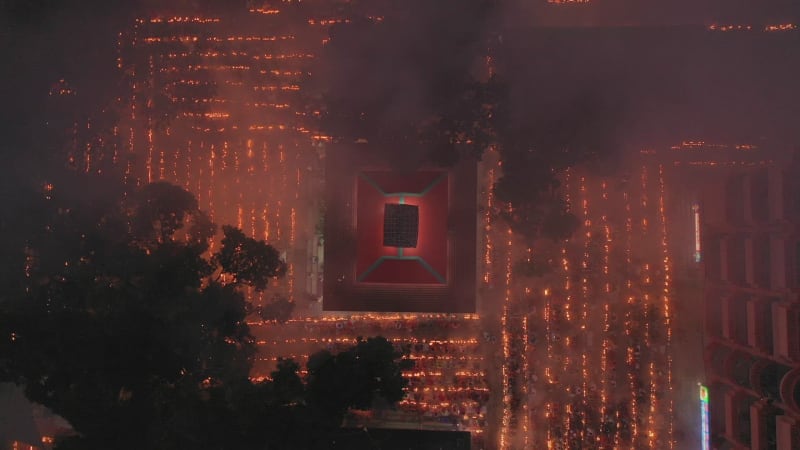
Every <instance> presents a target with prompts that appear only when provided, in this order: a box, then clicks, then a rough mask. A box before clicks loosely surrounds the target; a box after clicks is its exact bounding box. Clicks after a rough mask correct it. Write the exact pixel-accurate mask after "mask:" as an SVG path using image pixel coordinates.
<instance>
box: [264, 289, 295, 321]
mask: <svg viewBox="0 0 800 450" xmlns="http://www.w3.org/2000/svg"><path fill="white" fill-rule="evenodd" d="M294 307H295V302H292V301H289V299H288V298H286V297H283V296H280V295H276V296H274V297H273V298H272V300H271V301H270V302H269V303H267V304H266V305H264V306H262V307H261V308H260V309H259V311H258V315H259V316H261V318H262V319H264V320H265V321H267V322H277V323H286V321H288V320H289V318H290V317H291V316H292V311H294Z"/></svg>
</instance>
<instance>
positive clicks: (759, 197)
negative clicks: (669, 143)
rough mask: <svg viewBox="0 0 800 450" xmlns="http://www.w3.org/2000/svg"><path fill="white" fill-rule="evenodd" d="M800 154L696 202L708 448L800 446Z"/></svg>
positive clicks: (744, 174)
mask: <svg viewBox="0 0 800 450" xmlns="http://www.w3.org/2000/svg"><path fill="white" fill-rule="evenodd" d="M798 174H800V151H798V152H796V154H795V156H794V158H793V160H792V162H791V163H790V164H787V165H772V166H769V167H749V168H743V169H739V170H735V171H733V172H732V173H730V174H729V175H728V176H727V177H726V178H725V180H724V182H723V183H713V184H710V185H709V186H707V188H706V189H705V191H704V193H703V195H702V199H701V207H702V224H703V225H702V229H701V232H702V247H703V252H702V258H703V265H704V269H705V270H704V271H705V289H704V292H705V294H704V295H705V327H704V328H705V343H704V345H705V353H704V354H705V364H706V381H707V384H708V387H709V402H708V403H709V406H710V408H709V409H710V436H711V439H710V440H711V448H717V449H728V448H734V449H754V450H755V449H758V450H762V449H778V450H783V449H786V450H789V449H795V448H800V295H799V294H800V179H798Z"/></svg>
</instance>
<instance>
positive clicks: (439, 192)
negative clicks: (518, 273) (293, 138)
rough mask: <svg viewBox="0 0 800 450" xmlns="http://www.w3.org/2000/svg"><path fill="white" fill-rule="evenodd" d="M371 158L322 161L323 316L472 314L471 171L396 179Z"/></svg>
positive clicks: (342, 155) (364, 152)
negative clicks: (326, 313) (351, 313)
mask: <svg viewBox="0 0 800 450" xmlns="http://www.w3.org/2000/svg"><path fill="white" fill-rule="evenodd" d="M375 153H376V152H374V150H373V149H371V148H370V147H369V145H368V144H355V145H352V146H347V145H337V146H334V147H333V148H332V150H331V151H330V152H328V155H327V157H326V160H327V162H326V169H325V170H326V196H327V198H326V202H325V204H326V216H325V237H326V238H325V261H326V263H325V274H324V276H325V285H324V295H323V309H324V310H327V311H383V312H448V313H474V312H475V295H476V283H477V281H476V271H477V269H476V236H477V166H476V164H475V162H474V161H462V162H461V163H459V164H458V165H456V166H455V167H453V168H451V169H442V168H433V167H428V168H420V169H418V170H416V171H413V172H399V171H396V170H393V169H392V168H391V167H389V166H387V165H386V164H385V163H383V162H382V161H381V160H380V159H379V158H374V157H373V158H371V157H370V156H369V155H374V154H375ZM354 161H357V163H354Z"/></svg>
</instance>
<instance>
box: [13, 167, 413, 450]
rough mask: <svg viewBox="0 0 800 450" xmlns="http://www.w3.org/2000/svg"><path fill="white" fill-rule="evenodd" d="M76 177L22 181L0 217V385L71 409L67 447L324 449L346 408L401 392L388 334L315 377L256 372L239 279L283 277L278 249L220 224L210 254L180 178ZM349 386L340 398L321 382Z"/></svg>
mask: <svg viewBox="0 0 800 450" xmlns="http://www.w3.org/2000/svg"><path fill="white" fill-rule="evenodd" d="M65 177H66V175H65ZM80 179H84V180H88V181H84V182H83V184H81V182H80V181H78V180H77V179H76V181H75V183H74V184H72V183H70V184H65V186H64V187H61V186H60V185H56V186H54V187H50V186H47V187H45V188H44V189H39V190H38V191H37V190H32V191H28V190H25V189H20V192H19V193H18V196H17V197H18V198H19V205H20V206H21V207H24V208H23V209H21V210H17V211H14V212H13V213H11V211H8V210H6V211H4V213H3V214H1V215H0V229H2V231H4V232H6V233H4V234H3V235H2V236H0V246H2V248H3V249H4V250H7V252H4V253H3V255H2V259H0V263H2V264H3V266H2V268H0V269H2V270H0V274H1V275H2V276H0V281H2V285H1V286H0V288H2V289H1V290H0V293H2V297H0V336H2V339H0V382H9V381H10V382H13V383H16V384H18V385H20V386H22V387H24V389H25V394H26V395H27V396H28V398H29V399H30V400H32V401H34V402H37V403H40V404H42V405H45V406H47V407H48V408H50V409H51V410H52V411H53V412H55V413H56V414H59V415H60V416H62V417H64V418H65V419H67V421H68V422H69V423H70V424H71V425H72V427H73V428H74V430H75V432H76V435H74V436H71V437H67V438H63V439H61V440H59V442H58V443H57V448H58V449H59V450H63V449H101V448H103V449H104V448H113V449H132V450H133V449H136V450H139V449H185V448H193V449H224V448H236V449H241V448H245V449H265V448H281V449H295V448H296V449H312V448H326V445H327V444H326V439H327V438H328V437H329V434H328V432H329V431H332V430H334V429H335V428H336V427H338V426H339V424H340V423H341V420H342V417H343V415H344V413H345V412H346V411H347V409H348V408H365V407H369V406H370V405H371V400H372V399H373V398H374V397H375V396H378V395H380V396H382V397H383V398H385V399H386V400H387V401H388V402H396V401H397V400H399V399H400V398H401V397H402V395H403V391H402V387H403V386H404V385H405V384H404V383H405V381H404V380H403V379H402V377H401V376H400V367H401V365H398V363H397V358H399V357H400V354H399V353H397V352H396V351H395V350H394V348H393V347H392V345H391V344H390V343H389V342H388V341H386V340H385V339H369V340H367V341H360V342H359V343H358V344H357V345H356V346H355V347H354V348H353V349H350V350H346V351H344V352H343V353H341V354H339V355H330V354H329V355H330V358H331V361H330V362H332V365H331V364H329V365H324V369H322V372H320V373H317V372H315V373H316V375H315V376H314V377H309V379H308V380H306V381H304V380H303V379H301V378H300V376H299V375H298V368H299V366H298V365H297V364H296V363H295V362H294V361H291V360H282V361H280V362H279V364H278V368H277V370H276V371H275V372H273V373H272V377H271V378H272V379H271V381H266V382H262V383H253V382H251V381H250V380H249V374H250V370H251V367H252V362H253V357H254V354H255V344H254V339H253V337H252V336H251V334H250V330H249V327H248V326H247V323H246V321H245V317H246V316H247V315H248V314H249V312H250V308H249V305H248V303H247V302H246V300H245V298H244V296H243V294H242V292H241V290H242V287H243V286H254V287H256V288H258V287H262V288H263V287H266V280H269V279H271V278H273V277H276V276H281V275H282V274H283V271H282V270H281V268H282V267H284V265H283V263H282V262H281V261H280V260H279V259H278V256H279V255H278V252H277V250H275V249H274V248H272V247H270V246H269V245H267V244H266V243H264V242H258V241H254V240H252V239H249V238H246V237H245V236H244V235H243V233H241V231H239V230H237V229H235V228H231V227H225V232H226V237H225V240H223V245H222V249H221V250H220V252H219V253H217V254H215V255H208V249H209V245H208V239H209V238H210V237H211V236H212V235H213V234H214V226H213V224H211V223H210V221H208V218H207V217H206V216H205V215H204V214H203V213H202V212H201V211H199V210H198V209H197V202H196V200H195V199H194V197H192V196H191V195H190V194H188V193H186V192H185V191H183V190H181V189H180V188H178V187H175V186H172V185H169V184H165V183H158V184H154V185H149V186H145V187H143V188H142V189H140V190H138V191H136V192H133V193H131V194H129V195H124V194H123V193H122V189H117V188H116V187H115V184H114V183H112V182H110V181H109V180H100V181H102V184H101V185H97V184H94V182H96V181H98V180H97V179H96V178H94V177H88V178H80ZM91 180H95V181H91ZM3 184H4V183H3ZM100 186H103V187H104V189H99V187H100ZM26 208H29V210H28V209H26ZM18 212H23V213H24V214H17V213H18ZM28 213H30V214H28ZM223 253H224V255H223ZM248 260H250V261H251V262H247V261H248ZM221 273H224V274H225V275H226V276H220V274H221ZM276 303H278V304H281V305H283V303H285V302H284V301H283V300H282V299H280V298H278V299H276ZM277 310H278V312H277V313H276V315H277V316H278V317H279V318H280V319H281V320H284V319H285V318H286V317H288V315H287V311H286V310H287V308H286V305H283V306H281V307H279V308H277ZM289 312H290V311H289ZM403 364H407V363H403ZM355 374H358V376H354V375H355ZM343 377H353V378H352V379H350V380H349V381H350V382H349V384H345V385H342V384H341V383H342V379H343ZM333 386H335V387H333ZM341 387H344V388H345V389H344V390H343V391H342V392H339V393H338V395H337V396H336V397H334V400H335V402H334V403H332V404H329V403H325V402H323V401H321V399H320V398H319V396H318V395H317V394H314V393H320V392H332V391H334V390H337V389H339V388H341Z"/></svg>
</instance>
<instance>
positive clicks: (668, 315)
mask: <svg viewBox="0 0 800 450" xmlns="http://www.w3.org/2000/svg"><path fill="white" fill-rule="evenodd" d="M658 184H659V198H658V210H659V219H660V221H661V250H662V254H663V263H664V266H663V269H664V286H663V288H664V295H663V308H664V325H665V328H666V343H665V347H666V360H667V370H666V377H667V393H666V398H667V414H666V416H667V443H668V445H669V448H670V449H672V448H674V446H675V441H674V401H673V397H672V396H673V386H672V305H671V296H672V287H671V275H670V274H671V272H672V262H671V259H670V256H669V241H668V236H669V235H668V234H667V230H668V229H667V213H666V199H665V190H666V189H665V181H664V167H663V166H661V165H659V166H658Z"/></svg>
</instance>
